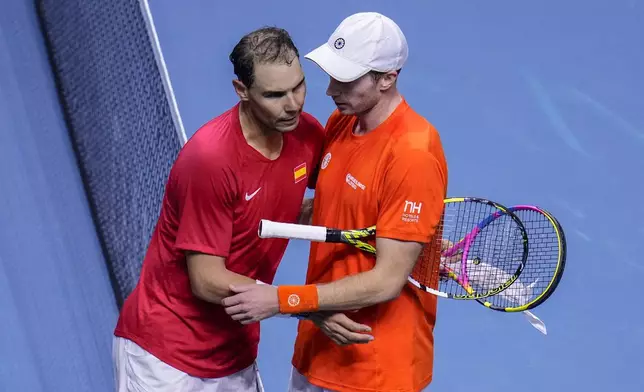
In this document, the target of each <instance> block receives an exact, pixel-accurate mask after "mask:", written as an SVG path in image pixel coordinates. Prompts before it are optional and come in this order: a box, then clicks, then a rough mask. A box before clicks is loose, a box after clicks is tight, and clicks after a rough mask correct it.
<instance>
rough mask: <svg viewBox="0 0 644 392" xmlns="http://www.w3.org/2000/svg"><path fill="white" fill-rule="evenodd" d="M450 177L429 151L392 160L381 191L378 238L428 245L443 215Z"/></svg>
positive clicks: (377, 224) (407, 154)
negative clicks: (447, 179)
mask: <svg viewBox="0 0 644 392" xmlns="http://www.w3.org/2000/svg"><path fill="white" fill-rule="evenodd" d="M445 176H446V173H444V170H443V168H442V167H441V165H440V164H439V162H438V160H437V159H436V158H435V157H434V155H432V154H431V153H430V152H427V151H419V150H412V151H405V152H404V154H399V156H397V157H395V158H393V159H392V161H391V162H390V164H389V165H388V167H387V170H386V172H385V175H384V178H383V182H382V187H381V190H380V197H379V200H380V203H379V204H380V205H379V211H378V221H377V223H376V228H377V229H376V231H377V233H378V237H387V238H393V239H399V240H404V241H417V242H428V241H429V240H430V239H431V237H432V236H433V234H434V232H435V230H436V227H437V226H438V223H439V221H440V218H441V215H442V213H443V203H444V198H445V196H446V178H445Z"/></svg>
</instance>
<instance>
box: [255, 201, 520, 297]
mask: <svg viewBox="0 0 644 392" xmlns="http://www.w3.org/2000/svg"><path fill="white" fill-rule="evenodd" d="M403 218H404V217H403ZM407 218H408V219H411V218H413V217H407ZM258 234H259V237H261V238H286V239H301V240H308V241H317V242H329V243H343V244H347V245H351V246H354V247H356V248H358V249H360V250H362V251H364V252H367V253H370V254H373V255H375V254H376V248H375V236H376V226H370V227H366V228H362V229H348V230H345V229H338V228H328V227H323V226H311V225H299V224H291V223H282V222H274V221H270V220H266V219H263V220H261V221H260V225H259V229H258ZM527 257H528V236H527V233H526V231H525V228H524V226H523V223H522V222H521V220H519V218H518V217H517V216H516V215H515V214H514V213H512V212H511V211H509V210H508V209H507V208H506V207H504V206H502V205H500V204H498V203H495V202H492V201H489V200H486V199H481V198H474V197H455V198H448V199H445V200H444V211H443V216H442V219H441V221H440V222H439V225H438V227H437V229H436V234H435V235H434V239H433V240H432V241H431V242H430V243H429V244H427V245H426V246H425V247H424V249H423V251H422V252H421V255H420V256H419V258H418V261H417V262H416V264H415V266H414V269H413V271H412V273H411V275H410V276H409V277H408V281H409V282H410V283H411V284H413V285H414V286H415V287H417V288H418V289H420V290H423V291H425V292H428V293H431V294H434V295H437V296H439V297H443V298H449V299H462V300H471V299H481V298H486V297H489V296H493V295H495V294H498V293H500V292H502V291H503V290H505V289H507V288H508V287H509V286H510V285H512V283H513V282H514V281H515V280H516V279H517V278H518V277H519V276H520V275H521V272H522V271H523V269H524V267H525V265H526V260H527ZM481 259H483V260H493V264H494V266H495V267H496V268H497V269H498V270H500V271H508V272H510V273H509V275H507V276H506V279H505V280H504V281H502V282H500V281H498V279H496V280H494V279H491V278H488V280H487V281H495V282H497V284H495V285H494V287H490V285H480V284H476V280H477V279H480V277H479V276H477V275H471V274H470V273H469V270H471V266H472V265H473V264H474V263H477V260H481ZM468 260H472V262H470V263H468V262H467V261H468ZM472 278H474V280H472ZM476 287H479V288H480V287H483V289H482V290H477V289H476Z"/></svg>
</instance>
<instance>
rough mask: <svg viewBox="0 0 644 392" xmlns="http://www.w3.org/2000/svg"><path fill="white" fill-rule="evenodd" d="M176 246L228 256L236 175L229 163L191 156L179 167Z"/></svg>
mask: <svg viewBox="0 0 644 392" xmlns="http://www.w3.org/2000/svg"><path fill="white" fill-rule="evenodd" d="M177 169H178V171H177V173H176V174H177V177H176V178H175V197H176V198H177V205H178V228H177V238H176V242H175V247H176V248H178V249H182V250H186V251H194V252H199V253H206V254H212V255H215V256H221V257H227V256H228V254H229V253H230V244H231V240H232V230H233V208H234V200H235V194H236V192H235V191H234V189H235V188H234V184H235V182H234V176H233V175H232V170H230V168H228V167H227V166H226V165H223V164H219V163H217V162H212V161H210V162H209V161H207V160H205V159H200V158H199V157H188V158H186V161H185V162H182V164H181V165H180V166H179V167H178V168H177Z"/></svg>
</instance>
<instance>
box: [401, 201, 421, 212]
mask: <svg viewBox="0 0 644 392" xmlns="http://www.w3.org/2000/svg"><path fill="white" fill-rule="evenodd" d="M422 206H423V203H414V202H413V201H409V200H405V212H409V213H411V214H420V209H421V207H422Z"/></svg>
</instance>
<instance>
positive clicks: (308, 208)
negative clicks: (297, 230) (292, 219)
mask: <svg viewBox="0 0 644 392" xmlns="http://www.w3.org/2000/svg"><path fill="white" fill-rule="evenodd" d="M312 220H313V198H310V199H309V198H307V199H304V200H303V201H302V207H301V208H300V215H299V216H298V218H297V223H299V224H300V225H310V224H311V222H312Z"/></svg>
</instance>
